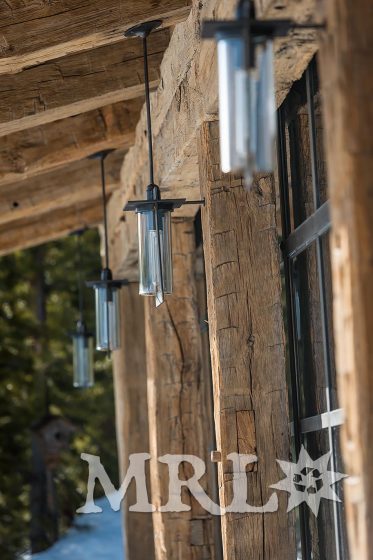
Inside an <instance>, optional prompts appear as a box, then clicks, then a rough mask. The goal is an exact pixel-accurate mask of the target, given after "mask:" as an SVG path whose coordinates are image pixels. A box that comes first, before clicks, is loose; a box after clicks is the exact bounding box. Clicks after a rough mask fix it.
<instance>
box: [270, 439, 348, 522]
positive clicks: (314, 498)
mask: <svg viewBox="0 0 373 560" xmlns="http://www.w3.org/2000/svg"><path fill="white" fill-rule="evenodd" d="M330 456H331V452H330V451H329V452H328V453H325V455H323V456H322V457H320V458H319V459H317V460H316V461H313V460H312V459H311V457H310V456H309V455H308V453H307V451H306V449H305V448H304V446H303V445H302V448H301V450H300V453H299V458H298V462H297V463H290V462H288V461H280V460H278V459H277V463H278V464H279V465H280V467H281V470H282V471H283V472H284V473H285V474H286V478H283V479H282V480H280V481H279V482H277V483H276V484H272V485H271V486H270V487H271V488H274V489H276V490H283V491H285V492H288V493H289V494H290V496H289V501H288V509H287V511H288V512H289V511H291V510H292V509H294V508H295V507H297V506H299V505H300V504H301V503H302V502H306V504H307V505H308V507H309V508H310V509H311V510H312V512H313V514H314V515H315V516H316V517H317V515H318V513H319V507H320V501H321V498H324V499H325V500H332V501H333V502H340V501H341V500H340V499H339V497H338V496H337V494H336V493H335V491H334V490H333V488H332V486H333V485H334V484H335V483H336V482H338V481H340V480H342V479H343V478H345V477H346V476H348V475H346V474H342V473H338V472H334V471H329V470H328V463H329V460H330Z"/></svg>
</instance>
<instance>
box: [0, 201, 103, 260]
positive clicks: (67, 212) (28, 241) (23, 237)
mask: <svg viewBox="0 0 373 560" xmlns="http://www.w3.org/2000/svg"><path fill="white" fill-rule="evenodd" d="M101 221H102V205H101V199H100V198H96V199H93V200H90V201H89V202H86V203H84V204H74V205H71V206H68V207H66V208H57V209H54V210H53V211H51V212H48V213H47V214H45V216H44V219H43V220H41V219H40V216H31V217H28V218H25V219H20V220H16V221H15V222H14V223H13V224H12V227H9V224H3V225H0V256H3V255H7V254H9V253H13V252H14V251H17V250H20V249H28V248H30V247H35V246H36V245H41V244H42V243H47V242H48V241H54V240H56V239H60V238H61V237H65V236H66V235H68V234H69V233H71V232H72V231H75V230H78V229H81V228H84V227H96V226H98V225H99V224H100V223H101Z"/></svg>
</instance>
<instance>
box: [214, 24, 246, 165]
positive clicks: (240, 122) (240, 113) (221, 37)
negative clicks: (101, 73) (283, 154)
mask: <svg viewBox="0 0 373 560" xmlns="http://www.w3.org/2000/svg"><path fill="white" fill-rule="evenodd" d="M216 38H217V50H218V70H219V121H220V125H219V126H220V156H221V169H222V171H223V172H224V173H228V172H232V171H238V170H241V169H242V168H243V167H244V166H245V164H246V158H247V153H248V145H249V144H248V143H249V121H248V117H249V109H250V102H249V83H248V76H247V71H246V70H245V42H244V40H243V38H242V36H241V34H237V35H235V34H232V35H230V34H226V33H223V32H222V33H219V34H218V35H217V37H216Z"/></svg>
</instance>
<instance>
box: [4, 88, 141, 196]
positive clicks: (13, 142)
mask: <svg viewBox="0 0 373 560" xmlns="http://www.w3.org/2000/svg"><path fill="white" fill-rule="evenodd" d="M142 105H143V99H142V98H137V99H132V100H129V101H122V102H120V103H116V104H114V105H108V106H106V107H102V108H100V109H96V110H94V111H89V112H88V113H83V114H81V115H77V116H75V117H68V118H66V119H62V120H60V121H56V122H53V123H48V124H46V125H43V126H38V127H34V128H30V129H28V130H25V131H21V132H16V133H14V134H10V135H8V136H4V137H3V138H0V186H2V185H6V184H8V183H12V182H17V181H22V180H25V179H30V178H32V177H34V176H35V175H39V174H40V173H45V172H49V171H52V170H53V169H56V168H58V167H61V166H64V165H66V164H68V163H73V162H75V161H77V160H80V159H83V158H85V157H87V156H88V155H90V154H92V153H94V152H98V151H100V150H105V149H108V148H121V149H124V150H127V149H128V148H129V147H130V146H131V145H132V144H133V142H134V138H135V128H136V124H137V122H138V119H139V115H140V110H141V107H142Z"/></svg>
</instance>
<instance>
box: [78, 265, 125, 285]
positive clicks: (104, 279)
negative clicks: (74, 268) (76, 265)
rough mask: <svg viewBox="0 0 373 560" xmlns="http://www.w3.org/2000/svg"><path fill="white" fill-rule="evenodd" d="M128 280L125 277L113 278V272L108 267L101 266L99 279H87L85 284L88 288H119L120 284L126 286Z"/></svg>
mask: <svg viewBox="0 0 373 560" xmlns="http://www.w3.org/2000/svg"><path fill="white" fill-rule="evenodd" d="M128 284H129V281H128V280H127V279H123V280H113V274H112V272H111V270H110V268H103V269H102V271H101V278H100V280H89V281H87V282H86V286H88V287H89V288H103V287H107V288H108V289H110V288H121V287H122V286H127V285H128Z"/></svg>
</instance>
